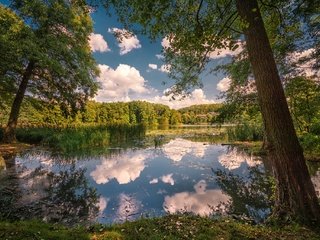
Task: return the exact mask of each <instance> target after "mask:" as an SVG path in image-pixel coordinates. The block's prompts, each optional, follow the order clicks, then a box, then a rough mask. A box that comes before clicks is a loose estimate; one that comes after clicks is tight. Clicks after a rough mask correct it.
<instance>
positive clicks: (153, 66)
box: [148, 63, 158, 70]
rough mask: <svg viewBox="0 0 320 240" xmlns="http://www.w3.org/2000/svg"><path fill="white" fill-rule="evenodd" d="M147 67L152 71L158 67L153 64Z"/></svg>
mask: <svg viewBox="0 0 320 240" xmlns="http://www.w3.org/2000/svg"><path fill="white" fill-rule="evenodd" d="M148 67H149V68H151V69H153V70H157V68H158V65H157V64H153V63H149V65H148Z"/></svg>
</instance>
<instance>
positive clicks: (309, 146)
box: [300, 133, 320, 155]
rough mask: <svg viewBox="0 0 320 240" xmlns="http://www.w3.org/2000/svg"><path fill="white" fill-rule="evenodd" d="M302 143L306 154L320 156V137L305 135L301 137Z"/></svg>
mask: <svg viewBox="0 0 320 240" xmlns="http://www.w3.org/2000/svg"><path fill="white" fill-rule="evenodd" d="M300 143H301V145H302V147H303V149H304V151H305V152H306V153H312V154H313V155H317V154H320V135H316V134H310V133H308V134H304V135H302V136H301V137H300Z"/></svg>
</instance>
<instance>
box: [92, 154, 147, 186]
mask: <svg viewBox="0 0 320 240" xmlns="http://www.w3.org/2000/svg"><path fill="white" fill-rule="evenodd" d="M149 157H150V153H149V152H141V151H137V152H134V151H129V152H127V153H126V154H121V155H119V156H112V157H109V158H103V159H102V161H101V164H100V165H97V166H96V169H95V170H94V171H92V172H91V173H90V176H91V177H92V178H93V179H94V181H95V182H96V183H97V184H105V183H108V182H109V181H110V180H111V179H114V178H115V179H116V180H117V181H118V183H119V184H127V183H129V182H131V181H134V180H136V179H137V178H138V177H139V176H140V174H141V172H142V171H143V169H144V168H145V160H146V159H147V158H149Z"/></svg>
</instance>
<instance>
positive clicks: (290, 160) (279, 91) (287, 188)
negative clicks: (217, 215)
mask: <svg viewBox="0 0 320 240" xmlns="http://www.w3.org/2000/svg"><path fill="white" fill-rule="evenodd" d="M236 2H237V10H238V13H239V15H240V17H241V18H242V19H243V20H244V21H245V24H246V27H245V29H244V34H245V40H246V46H247V50H248V53H249V60H250V63H251V65H252V69H253V73H254V76H255V81H256V86H257V91H258V97H259V104H260V108H261V112H262V116H263V119H264V124H265V129H266V134H267V139H268V142H269V148H268V149H269V150H268V154H269V159H270V160H271V164H272V168H273V174H274V176H275V179H276V187H277V188H276V189H277V190H276V199H275V208H274V209H273V214H274V216H275V217H276V218H278V219H279V220H288V219H289V220H290V219H292V220H300V221H304V222H305V223H307V222H308V223H312V222H317V221H318V222H319V219H320V207H319V202H318V199H317V196H316V192H315V189H314V186H313V184H312V182H311V178H310V175H309V172H308V169H307V166H306V162H305V159H304V156H303V150H302V148H301V146H300V144H299V141H298V138H297V135H296V132H295V129H294V126H293V122H292V119H291V116H290V113H289V109H288V105H287V102H286V98H285V95H284V90H283V87H282V84H281V80H280V77H279V73H278V70H277V66H276V63H275V60H274V56H273V52H272V49H271V46H270V43H269V39H268V36H267V33H266V30H265V27H264V23H263V20H262V17H261V13H260V10H259V6H258V3H257V0H236Z"/></svg>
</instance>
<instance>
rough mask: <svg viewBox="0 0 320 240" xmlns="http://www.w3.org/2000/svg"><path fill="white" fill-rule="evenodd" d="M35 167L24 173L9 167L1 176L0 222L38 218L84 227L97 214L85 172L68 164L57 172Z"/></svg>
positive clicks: (96, 195)
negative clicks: (80, 223)
mask: <svg viewBox="0 0 320 240" xmlns="http://www.w3.org/2000/svg"><path fill="white" fill-rule="evenodd" d="M50 169H52V168H49V169H47V168H44V167H42V166H39V167H37V168H35V169H33V170H32V171H28V172H27V173H26V172H24V169H22V170H21V169H19V168H18V167H17V166H15V165H13V166H11V167H10V168H7V171H6V172H5V173H2V174H1V179H2V184H1V188H0V202H1V203H5V204H0V208H1V209H0V218H3V219H15V220H19V219H31V218H41V219H43V220H45V221H48V222H60V223H65V224H67V225H73V224H77V223H79V222H82V223H88V222H90V221H92V220H94V219H95V218H96V217H97V215H98V213H99V204H98V202H99V195H98V194H97V192H96V189H95V188H93V187H91V186H89V184H88V181H87V179H86V177H85V171H86V169H81V168H80V169H76V167H75V164H74V163H72V164H71V165H70V167H68V168H67V169H64V170H61V171H59V172H54V171H51V170H50ZM6 182H7V184H5V183H6Z"/></svg>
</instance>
